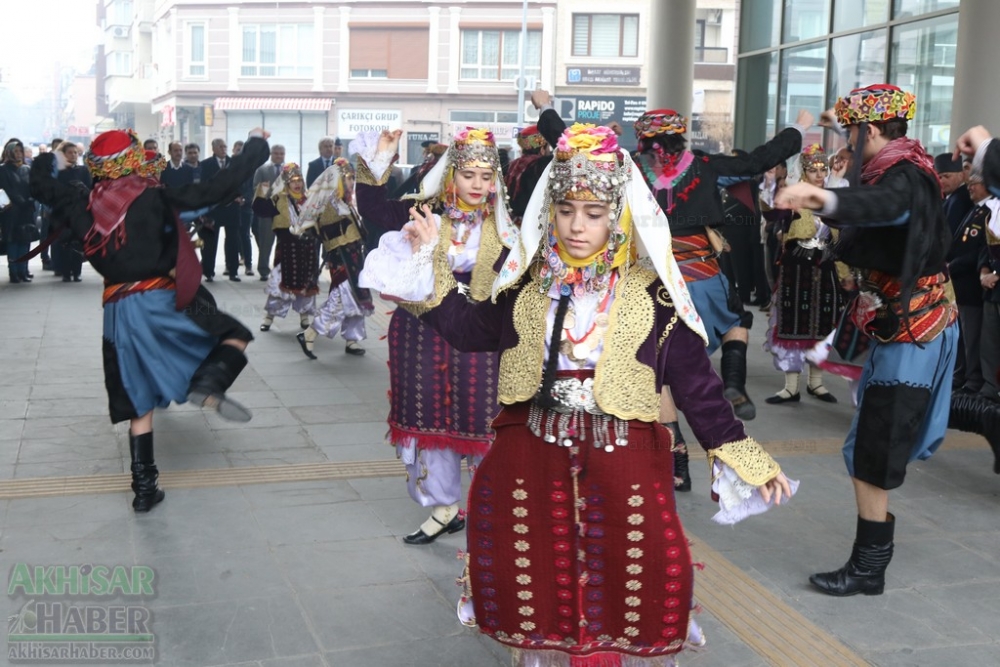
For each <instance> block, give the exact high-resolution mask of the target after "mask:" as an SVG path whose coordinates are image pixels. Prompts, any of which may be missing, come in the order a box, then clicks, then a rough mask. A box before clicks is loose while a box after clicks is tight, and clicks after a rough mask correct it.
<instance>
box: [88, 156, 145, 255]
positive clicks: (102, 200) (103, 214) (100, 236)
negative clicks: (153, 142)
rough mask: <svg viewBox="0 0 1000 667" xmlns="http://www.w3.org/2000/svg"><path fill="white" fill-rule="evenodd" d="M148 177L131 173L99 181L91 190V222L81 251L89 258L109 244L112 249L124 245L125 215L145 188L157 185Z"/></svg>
mask: <svg viewBox="0 0 1000 667" xmlns="http://www.w3.org/2000/svg"><path fill="white" fill-rule="evenodd" d="M157 185H158V184H157V182H156V181H155V180H154V179H151V178H143V177H141V176H130V177H127V178H115V179H108V180H102V181H98V182H97V183H95V184H94V189H93V190H91V191H90V204H89V205H88V207H87V208H89V209H90V212H91V214H92V215H93V216H94V224H93V226H92V227H91V228H90V231H88V232H87V235H86V236H85V237H84V239H83V254H84V255H85V256H86V257H92V256H94V255H96V254H97V253H98V252H100V253H102V254H107V246H108V243H109V242H110V241H112V240H114V245H113V246H112V249H114V250H117V249H119V248H121V247H122V246H123V245H124V244H125V224H124V223H125V215H126V214H127V213H128V209H129V207H130V206H131V205H132V202H134V201H135V200H136V199H138V198H139V195H141V194H142V193H143V192H145V191H146V188H150V187H157Z"/></svg>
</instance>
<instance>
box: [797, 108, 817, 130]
mask: <svg viewBox="0 0 1000 667" xmlns="http://www.w3.org/2000/svg"><path fill="white" fill-rule="evenodd" d="M815 122H816V117H815V116H813V115H812V114H811V113H809V112H808V111H807V110H806V109H799V115H798V116H796V118H795V124H796V125H798V126H799V127H801V128H803V129H806V130H808V129H809V128H810V127H812V126H813V123H815Z"/></svg>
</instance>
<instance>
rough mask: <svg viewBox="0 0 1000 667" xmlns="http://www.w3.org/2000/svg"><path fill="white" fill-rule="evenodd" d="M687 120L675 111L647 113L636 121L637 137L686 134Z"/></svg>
mask: <svg viewBox="0 0 1000 667" xmlns="http://www.w3.org/2000/svg"><path fill="white" fill-rule="evenodd" d="M685 132H687V118H685V117H684V116H682V115H680V114H679V113H677V112H676V111H674V110H673V109H657V110H655V111H647V112H645V113H644V114H642V115H641V116H639V118H638V120H636V121H635V137H636V139H642V138H643V137H647V138H648V137H655V136H656V135H658V134H684V133H685Z"/></svg>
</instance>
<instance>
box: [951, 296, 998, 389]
mask: <svg viewBox="0 0 1000 667" xmlns="http://www.w3.org/2000/svg"><path fill="white" fill-rule="evenodd" d="M959 312H961V311H959ZM981 332H982V333H981V338H980V340H979V359H980V361H981V363H982V373H983V388H982V389H980V390H979V393H981V394H983V395H984V396H987V397H988V398H990V399H992V400H994V401H997V400H1000V395H998V391H1000V387H998V384H1000V383H998V382H997V369H1000V303H990V302H988V301H987V302H986V303H984V304H983V326H982V329H981Z"/></svg>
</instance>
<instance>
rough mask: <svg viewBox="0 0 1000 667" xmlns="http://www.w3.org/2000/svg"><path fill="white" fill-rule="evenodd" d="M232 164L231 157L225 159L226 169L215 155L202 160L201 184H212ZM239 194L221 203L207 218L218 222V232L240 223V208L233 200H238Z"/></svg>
mask: <svg viewBox="0 0 1000 667" xmlns="http://www.w3.org/2000/svg"><path fill="white" fill-rule="evenodd" d="M231 163H232V158H231V157H229V156H226V157H225V158H223V164H224V165H225V166H224V167H222V166H220V165H219V159H218V158H216V157H215V156H214V155H213V156H212V157H210V158H206V159H204V160H202V161H201V182H202V183H210V182H212V181H213V180H214V179H215V178H217V177H218V175H219V174H220V173H222V172H224V171H226V170H228V169H229V166H230V164H231ZM239 194H240V193H239V192H236V193H235V194H233V196H232V197H229V198H228V200H227V201H226V202H224V203H221V204H220V205H218V206H216V207H215V208H213V209H212V210H211V211H209V213H208V215H207V217H209V218H212V219H213V220H215V221H216V223H218V224H217V225H216V230H218V228H219V227H222V226H223V225H226V224H230V223H236V222H239V219H240V218H239V216H240V210H239V206H238V205H236V204H235V203H234V202H233V200H234V199H236V197H238V196H239Z"/></svg>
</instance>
